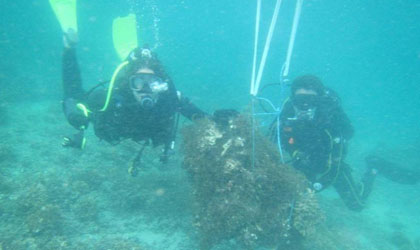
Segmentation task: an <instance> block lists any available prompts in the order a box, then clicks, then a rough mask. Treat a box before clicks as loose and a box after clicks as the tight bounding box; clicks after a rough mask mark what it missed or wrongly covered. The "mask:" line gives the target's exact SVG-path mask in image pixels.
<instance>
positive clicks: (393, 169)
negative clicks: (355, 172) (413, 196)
mask: <svg viewBox="0 0 420 250" xmlns="http://www.w3.org/2000/svg"><path fill="white" fill-rule="evenodd" d="M365 161H366V164H367V167H368V168H374V169H377V170H378V174H380V175H383V176H384V177H385V178H387V179H389V180H391V181H394V182H396V183H400V184H406V185H414V184H417V183H419V182H420V172H415V171H413V170H410V169H406V168H403V167H401V166H398V165H397V164H395V163H393V162H390V161H387V160H385V159H383V158H381V157H378V156H374V155H369V156H367V157H366V158H365Z"/></svg>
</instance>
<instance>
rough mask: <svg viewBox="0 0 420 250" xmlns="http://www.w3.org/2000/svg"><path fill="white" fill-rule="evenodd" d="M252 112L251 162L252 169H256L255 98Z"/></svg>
mask: <svg viewBox="0 0 420 250" xmlns="http://www.w3.org/2000/svg"><path fill="white" fill-rule="evenodd" d="M251 102H252V103H251V112H252V115H251V116H252V118H251V119H252V155H251V158H252V159H251V161H252V168H253V169H254V168H255V116H254V114H255V98H254V97H253V98H252V101H251Z"/></svg>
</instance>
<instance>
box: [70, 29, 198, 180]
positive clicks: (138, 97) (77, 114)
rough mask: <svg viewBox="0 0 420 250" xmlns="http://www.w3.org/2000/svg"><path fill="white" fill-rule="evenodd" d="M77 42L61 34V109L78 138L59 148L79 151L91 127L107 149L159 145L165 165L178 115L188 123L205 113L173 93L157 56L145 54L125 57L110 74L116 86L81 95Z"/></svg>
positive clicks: (138, 51) (139, 51)
mask: <svg viewBox="0 0 420 250" xmlns="http://www.w3.org/2000/svg"><path fill="white" fill-rule="evenodd" d="M76 41H77V35H76V34H72V33H68V34H65V36H64V45H65V46H64V47H65V48H64V53H63V72H62V74H63V75H62V77H63V88H64V101H63V109H64V113H65V116H66V118H67V120H68V122H69V123H70V124H71V125H72V126H73V127H75V128H76V129H78V130H79V133H77V134H75V135H74V136H71V137H66V138H65V140H64V143H63V146H69V147H76V148H83V147H84V143H85V139H84V136H83V132H84V130H85V129H86V128H87V127H88V124H89V123H90V122H91V123H93V127H94V130H95V134H96V135H97V136H98V137H99V138H100V139H103V140H105V141H107V142H109V143H111V144H117V143H119V142H120V141H121V140H124V139H132V140H133V141H136V142H145V145H146V144H147V143H149V142H151V143H152V144H153V146H159V145H164V150H163V155H162V157H161V161H162V162H166V161H167V160H168V156H169V153H170V151H171V150H172V149H173V144H174V139H175V133H176V126H177V113H180V114H182V115H183V116H185V117H187V118H188V119H190V120H194V119H199V118H203V117H205V116H206V113H204V112H203V111H201V110H200V109H198V108H197V107H196V106H195V105H193V104H192V103H191V102H190V101H189V100H188V99H187V98H186V97H183V96H182V95H181V94H180V92H178V91H177V90H176V89H175V86H174V84H173V82H172V81H171V79H170V78H169V76H168V75H167V74H166V72H165V71H164V69H163V67H162V65H161V63H160V62H159V60H158V58H157V56H156V55H155V54H154V53H152V52H151V51H150V50H149V49H147V48H138V49H135V50H133V51H132V52H131V53H130V55H129V57H128V59H127V63H126V64H124V65H123V64H122V65H120V69H121V70H119V71H118V72H117V70H116V73H114V75H116V77H115V81H113V80H111V83H110V87H109V88H108V89H106V88H95V89H93V90H91V91H87V92H86V91H84V90H83V88H82V80H81V75H80V70H79V67H78V63H77V58H76V49H75V45H76ZM141 151H142V150H141ZM141 151H140V152H141ZM140 154H141V153H139V156H138V157H136V158H139V157H140ZM134 170H135V169H131V171H134ZM132 174H135V173H132Z"/></svg>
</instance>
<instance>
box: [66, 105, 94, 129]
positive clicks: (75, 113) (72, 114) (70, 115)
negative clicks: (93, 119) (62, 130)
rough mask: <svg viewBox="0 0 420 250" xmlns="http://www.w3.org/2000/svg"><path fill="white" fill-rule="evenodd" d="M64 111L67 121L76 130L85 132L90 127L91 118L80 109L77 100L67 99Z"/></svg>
mask: <svg viewBox="0 0 420 250" xmlns="http://www.w3.org/2000/svg"><path fill="white" fill-rule="evenodd" d="M63 110H64V114H65V116H66V118H67V121H68V122H69V123H70V125H72V126H73V127H74V128H75V129H78V130H83V129H86V128H87V127H88V125H89V118H88V117H87V114H86V113H85V112H84V111H83V110H82V109H80V108H78V104H77V102H76V100H74V99H73V98H67V99H66V100H65V101H64V102H63Z"/></svg>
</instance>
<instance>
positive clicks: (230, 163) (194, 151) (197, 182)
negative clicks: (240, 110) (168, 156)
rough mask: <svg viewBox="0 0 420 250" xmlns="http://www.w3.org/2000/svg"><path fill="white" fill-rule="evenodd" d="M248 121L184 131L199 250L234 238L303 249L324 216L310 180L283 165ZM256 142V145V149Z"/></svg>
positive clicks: (243, 243)
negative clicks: (253, 133)
mask: <svg viewBox="0 0 420 250" xmlns="http://www.w3.org/2000/svg"><path fill="white" fill-rule="evenodd" d="M251 131H252V128H251V125H250V122H249V119H248V118H246V117H243V116H239V117H236V118H232V119H230V120H229V121H228V123H227V124H223V125H221V124H216V123H215V122H214V121H212V120H208V119H203V120H201V121H198V122H196V123H195V124H193V125H191V126H188V127H186V128H185V129H184V130H183V138H184V146H183V150H184V168H185V169H186V170H187V172H188V174H189V177H190V181H191V184H192V188H193V194H194V216H195V222H194V225H195V227H196V229H197V230H198V233H199V235H200V248H201V249H211V248H212V247H214V246H216V245H217V244H219V243H221V242H223V241H229V240H234V241H235V242H236V244H238V245H239V246H240V247H241V249H255V248H256V247H257V246H265V247H286V248H287V249H298V248H300V246H301V243H302V242H303V241H304V239H305V237H310V235H311V234H313V233H314V232H315V227H316V226H317V225H318V224H319V223H320V222H321V221H322V220H323V215H322V213H321V211H320V208H319V206H318V202H317V200H316V198H315V195H314V193H313V192H312V191H310V190H309V188H308V182H307V180H306V178H305V177H304V176H303V175H301V174H300V173H298V172H297V171H296V170H294V169H293V168H292V167H290V166H288V165H283V164H281V163H280V159H279V153H278V151H277V150H276V148H275V147H274V145H272V143H271V142H269V141H268V140H267V139H266V137H265V136H263V135H261V134H259V133H258V132H256V133H255V136H254V143H253V137H252V134H251ZM253 145H255V147H253Z"/></svg>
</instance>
